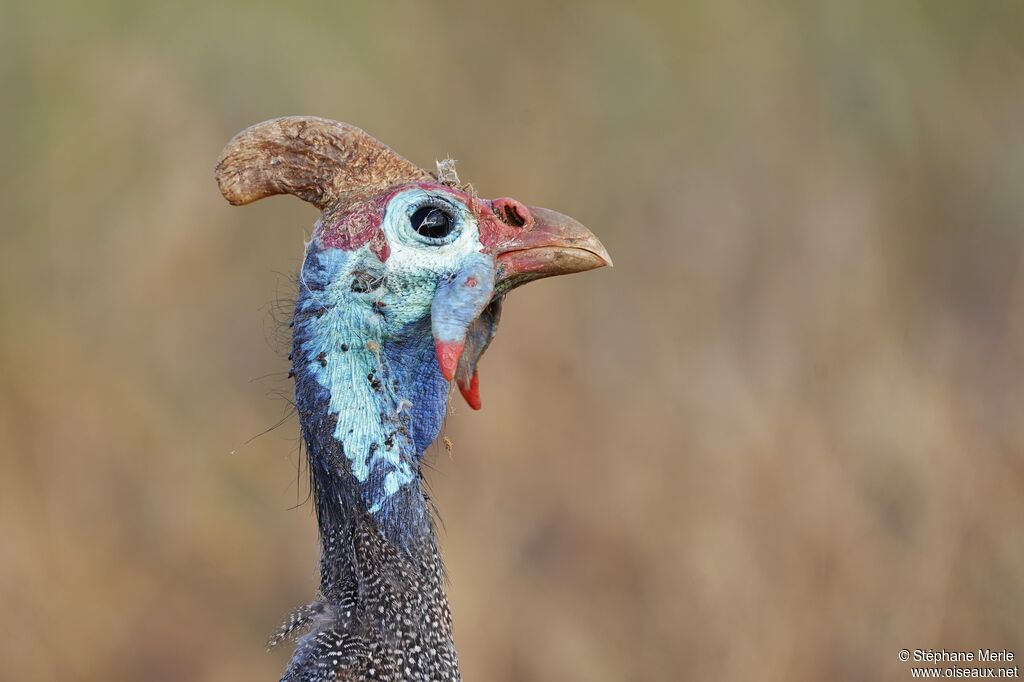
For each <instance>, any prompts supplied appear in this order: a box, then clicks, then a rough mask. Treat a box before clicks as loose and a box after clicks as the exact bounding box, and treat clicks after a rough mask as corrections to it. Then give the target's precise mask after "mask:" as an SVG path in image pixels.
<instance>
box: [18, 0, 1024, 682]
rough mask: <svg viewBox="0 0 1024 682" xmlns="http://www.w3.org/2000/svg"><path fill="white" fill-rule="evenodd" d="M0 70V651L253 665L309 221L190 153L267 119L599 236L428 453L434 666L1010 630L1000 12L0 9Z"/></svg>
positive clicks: (528, 6)
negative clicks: (442, 642)
mask: <svg viewBox="0 0 1024 682" xmlns="http://www.w3.org/2000/svg"><path fill="white" fill-rule="evenodd" d="M0 87H2V91H3V106H2V107H0V125H2V129H3V131H4V133H3V138H4V143H3V154H2V155H0V219H2V223H0V301H2V306H0V324H2V329H3V334H2V337H0V357H2V366H0V537H2V538H3V539H2V541H0V613H3V614H4V615H3V620H4V625H3V628H2V636H0V679H3V680H35V681H41V682H46V681H49V680H71V681H83V682H85V681H91V680H143V679H145V680H275V679H277V675H278V674H279V673H280V671H281V670H282V668H283V666H284V663H285V661H286V660H287V658H288V656H289V654H290V652H289V650H288V649H289V647H287V646H286V647H282V649H281V650H278V651H275V652H273V653H271V654H267V653H265V652H264V642H265V640H266V638H267V636H268V635H269V634H270V633H271V632H272V631H273V630H274V629H275V628H276V627H277V625H278V624H279V622H280V621H281V620H282V619H283V618H284V616H285V615H286V614H287V613H288V612H289V611H290V610H291V609H292V608H293V607H295V606H296V605H298V604H302V603H305V602H307V601H308V600H309V598H310V597H311V595H312V594H313V590H314V588H315V571H316V557H317V550H316V544H315V543H316V539H315V528H314V525H315V524H314V521H313V518H312V511H311V507H310V504H309V503H308V501H307V492H308V491H307V487H306V482H305V473H304V471H303V473H302V474H301V475H300V474H299V472H298V459H299V453H298V449H297V447H298V443H297V440H296V438H297V424H296V421H295V419H294V417H291V416H289V405H288V403H287V401H286V399H285V397H286V396H287V395H288V393H289V392H290V390H291V382H290V381H288V380H287V379H286V377H285V371H286V369H287V362H286V360H285V358H284V355H285V354H286V352H287V351H286V349H285V345H286V342H285V343H282V338H284V339H286V338H287V330H286V329H284V330H283V333H284V334H283V336H282V326H281V325H282V324H283V323H286V322H287V317H288V305H289V304H288V299H289V297H291V296H292V294H293V285H292V279H291V278H292V276H293V274H294V273H295V271H296V269H297V267H298V264H299V261H300V257H301V251H302V244H303V239H304V238H305V237H306V236H307V235H308V234H309V230H310V226H311V224H312V223H313V221H314V219H315V217H316V211H315V209H313V208H311V207H310V206H308V205H305V204H303V203H301V202H299V201H297V200H295V199H292V198H276V199H271V200H269V201H266V202H261V203H260V204H258V205H256V206H254V207H247V208H242V209H239V208H231V207H229V206H228V205H227V203H226V202H224V201H223V200H222V199H221V197H220V195H219V194H218V192H217V188H216V186H215V184H214V182H213V175H212V170H213V165H214V162H215V160H216V158H217V156H218V154H219V153H220V150H221V148H222V146H223V144H224V143H225V142H226V141H227V140H228V139H229V138H230V136H231V135H233V134H234V133H235V132H237V131H238V130H240V129H241V128H244V127H246V126H248V125H250V124H252V123H255V122H258V121H261V120H264V119H267V118H271V117H273V116H278V115H283V114H316V115H320V116H325V117H329V118H335V119H339V120H343V121H347V122H350V123H353V124H356V125H358V126H361V127H363V128H365V129H366V130H368V131H369V132H370V133H371V134H373V135H375V136H377V137H379V138H380V139H382V140H383V141H385V142H386V143H388V144H389V145H391V146H393V147H394V148H395V149H397V150H398V151H399V152H400V153H402V154H404V155H406V156H408V157H409V158H411V159H412V160H414V161H416V162H418V163H420V164H421V165H424V166H426V167H431V165H432V163H433V161H434V159H437V158H443V157H444V156H445V155H448V154H451V155H452V156H454V157H455V158H457V159H459V161H460V166H459V169H460V173H461V176H462V179H463V180H466V181H470V182H472V183H473V184H474V185H475V187H476V188H477V190H478V191H479V192H480V193H481V195H483V196H501V195H507V196H513V197H516V198H518V199H520V200H523V201H526V202H527V203H530V204H535V205H541V206H550V207H552V208H555V209H558V210H560V211H563V212H565V213H568V214H570V215H572V216H574V217H576V218H578V219H580V220H581V221H582V222H584V223H585V224H587V225H588V226H589V227H591V228H592V229H593V231H594V232H595V233H596V234H598V235H599V236H600V237H601V239H602V240H603V241H604V243H605V244H606V245H607V247H608V249H609V251H610V252H611V254H612V256H613V257H614V259H615V268H614V269H605V270H600V271H597V272H593V273H587V274H584V275H578V276H575V277H571V278H565V279H556V280H549V281H545V282H541V283H537V284H533V285H530V286H528V287H526V288H525V289H523V290H519V291H516V292H515V293H514V294H513V295H512V296H510V298H509V301H508V303H507V304H506V307H505V317H504V319H503V321H502V328H501V330H500V332H499V334H498V337H497V340H496V342H495V344H494V345H493V346H492V348H491V350H490V352H489V353H488V354H487V356H486V358H485V359H484V361H483V363H482V371H481V376H482V380H481V385H482V393H483V399H484V409H483V411H482V412H479V413H473V412H471V411H470V410H469V409H468V408H467V407H465V406H464V404H463V403H462V401H461V400H458V399H455V400H453V401H452V403H451V405H452V407H451V415H450V417H449V419H448V421H447V425H446V427H445V431H444V435H446V436H447V437H449V438H450V439H451V440H452V442H453V444H454V448H453V451H452V453H451V456H449V455H448V454H447V453H446V452H445V451H444V449H443V448H439V447H437V446H435V448H434V449H433V451H432V455H431V457H432V460H433V465H434V468H435V469H436V471H432V472H431V473H430V474H429V477H430V481H431V485H432V489H433V492H434V494H435V496H436V498H437V504H438V507H439V508H440V510H441V513H442V519H443V522H444V524H443V525H444V528H443V531H442V536H441V542H442V545H443V549H444V552H445V556H446V558H447V565H448V569H449V572H450V574H451V585H450V598H451V602H452V608H453V611H454V615H455V626H456V641H457V644H458V647H459V653H460V656H461V660H462V667H463V673H464V676H465V678H466V679H467V680H495V681H505V680H507V681H513V680H541V681H543V680H581V681H587V682H590V681H593V682H603V681H606V680H607V681H614V680H676V679H687V678H692V679H717V680H750V679H753V680H824V679H830V680H864V679H906V678H908V677H909V670H907V665H906V664H902V663H900V662H899V661H898V660H897V652H898V651H899V649H902V648H909V649H915V648H940V647H946V648H952V649H971V648H977V647H979V646H985V647H993V648H1000V649H1001V648H1004V647H1006V648H1009V649H1010V650H1012V651H1015V652H1016V653H1017V655H1018V657H1019V656H1021V655H1024V649H1022V645H1024V621H1022V618H1021V614H1022V613H1024V532H1022V531H1024V529H1022V521H1024V460H1022V454H1024V420H1022V418H1021V412H1022V409H1024V395H1022V390H1021V389H1022V385H1024V383H1022V382H1024V375H1022V371H1024V362H1022V361H1024V357H1022V353H1024V188H1022V179H1024V4H1021V3H1020V2H1016V1H1005V2H999V1H994V2H986V3H969V2H962V1H961V0H948V1H947V0H921V1H920V2H915V1H912V0H904V1H903V2H881V1H879V2H841V3H809V2H784V3H741V2H734V1H732V0H715V1H708V2H694V3H673V2H644V1H642V0H641V1H638V2H632V3H620V2H607V1H604V0H580V1H577V2H572V1H568V0H564V1H561V2H553V3H552V2H540V1H536V0H519V1H516V2H502V3H485V2H470V1H468V0H467V1H465V2H454V1H453V2H430V3H426V2H414V1H413V0H397V1H394V2H377V3H369V2H365V3H350V2H338V1H334V2H319V3H316V2H314V3H303V4H293V3H279V2H265V1H262V0H256V1H253V2H247V3H238V4H229V3H209V2H196V1H193V0H184V1H182V2H177V3H139V2H127V1H123V2H114V1H111V0H92V1H91V2H75V1H65V2H52V1H50V0H38V1H34V2H31V3H30V2H26V1H22V0H15V1H14V2H13V3H10V2H8V3H4V5H3V7H2V8H0ZM282 420H283V421H282ZM279 423H280V426H279V427H278V428H276V429H273V430H270V431H269V432H267V433H265V434H264V435H261V436H259V437H255V436H257V435H258V434H261V433H263V432H265V431H267V430H268V429H269V428H270V427H273V426H275V425H277V424H279ZM254 437H255V438H254Z"/></svg>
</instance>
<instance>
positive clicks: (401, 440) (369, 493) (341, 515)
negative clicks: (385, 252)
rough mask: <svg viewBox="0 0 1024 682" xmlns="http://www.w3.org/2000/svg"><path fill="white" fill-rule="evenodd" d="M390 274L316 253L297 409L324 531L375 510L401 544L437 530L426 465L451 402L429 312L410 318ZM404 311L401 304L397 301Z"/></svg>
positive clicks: (300, 341) (299, 316)
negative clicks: (424, 477) (424, 482)
mask: <svg viewBox="0 0 1024 682" xmlns="http://www.w3.org/2000/svg"><path fill="white" fill-rule="evenodd" d="M392 286H394V287H400V286H401V285H400V284H394V283H389V282H387V281H386V280H385V278H384V277H383V275H381V274H375V273H373V272H371V271H368V269H367V268H366V267H365V264H364V263H361V262H359V261H356V262H353V258H352V257H351V256H349V255H347V254H345V252H341V251H338V250H329V251H319V252H314V253H311V254H310V255H309V256H308V257H307V259H306V263H305V265H304V267H303V271H302V281H301V288H300V292H299V296H298V300H297V303H296V310H295V318H294V321H293V325H292V326H293V350H292V362H293V367H292V371H293V373H294V375H295V380H296V386H295V391H296V408H297V410H298V413H299V419H300V421H301V424H302V430H303V436H304V438H305V441H306V445H307V447H308V454H309V463H310V474H311V476H312V479H313V488H314V494H315V496H316V501H317V512H318V516H319V519H320V530H321V533H324V532H325V531H327V530H330V529H331V528H333V527H334V526H335V525H337V524H338V523H340V522H343V521H347V520H348V519H351V518H357V517H360V516H361V515H364V514H365V515H367V516H368V517H369V518H370V520H372V521H373V522H374V524H375V525H376V526H377V528H378V529H379V530H380V532H381V533H382V534H383V536H384V537H385V538H386V539H387V540H388V541H390V542H391V543H392V544H395V545H396V546H398V547H399V548H400V549H404V550H410V549H411V548H412V547H413V546H414V544H415V543H414V542H413V541H414V540H417V539H420V538H422V536H424V535H425V534H427V535H429V534H431V533H432V530H431V527H430V513H429V509H428V505H427V498H426V495H425V493H424V491H423V489H422V486H421V473H420V462H421V459H422V457H423V453H424V452H425V450H426V449H427V447H428V446H429V445H430V443H432V442H433V440H434V439H435V438H436V436H437V433H438V430H439V429H440V425H441V422H442V420H443V418H444V414H445V411H446V408H447V401H448V382H447V381H445V379H444V377H442V376H441V373H440V370H439V368H438V366H437V360H436V357H435V354H434V348H433V341H432V336H431V331H430V318H429V315H423V316H422V317H420V318H418V319H411V320H409V319H404V318H402V317H401V316H400V315H399V314H398V312H397V311H395V310H394V309H393V308H392V307H389V306H388V304H387V300H386V299H388V298H389V295H393V293H394V292H393V291H391V290H390V288H389V287H392ZM394 307H397V306H394Z"/></svg>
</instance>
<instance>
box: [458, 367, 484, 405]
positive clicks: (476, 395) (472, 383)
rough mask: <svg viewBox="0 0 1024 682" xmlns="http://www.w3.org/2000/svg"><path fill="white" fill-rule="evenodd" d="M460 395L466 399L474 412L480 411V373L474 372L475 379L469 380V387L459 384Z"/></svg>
mask: <svg viewBox="0 0 1024 682" xmlns="http://www.w3.org/2000/svg"><path fill="white" fill-rule="evenodd" d="M459 393H461V394H462V397H463V398H465V399H466V403H467V404H468V405H469V406H470V407H472V408H473V409H474V410H479V409H480V407H481V403H480V372H473V378H472V379H470V380H469V386H464V385H463V384H462V382H461V381H460V382H459Z"/></svg>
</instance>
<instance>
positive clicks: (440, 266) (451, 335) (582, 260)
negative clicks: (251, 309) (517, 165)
mask: <svg viewBox="0 0 1024 682" xmlns="http://www.w3.org/2000/svg"><path fill="white" fill-rule="evenodd" d="M439 170H440V171H442V172H439V173H438V176H437V177H435V176H434V175H431V174H430V173H428V172H426V171H424V170H422V169H421V168H419V167H417V166H416V165H414V164H412V163H411V162H409V161H408V160H406V159H404V158H403V157H401V156H399V155H398V154H397V153H395V152H394V151H393V150H391V149H390V148H389V147H387V146H386V145H384V144H382V143H381V142H379V141H377V140H376V139H374V138H372V137H371V136H369V135H368V134H366V133H365V132H363V131H362V130H360V129H358V128H355V127H353V126H349V125H347V124H343V123H338V122H335V121H329V120H325V119H320V118H314V117H285V118H278V119H273V120H271V121H267V122H264V123H260V124H257V125H255V126H252V127H250V128H248V129H246V130H244V131H242V132H241V133H239V134H238V135H236V136H235V137H234V138H233V139H232V140H231V141H230V142H229V143H228V145H227V146H226V148H225V150H224V152H223V154H222V155H221V158H220V161H219V162H218V164H217V171H216V176H217V182H218V184H219V186H220V189H221V192H222V193H223V194H224V196H225V198H227V199H228V201H229V202H231V203H232V204H236V205H239V204H247V203H250V202H252V201H255V200H257V199H260V198H263V197H266V196H270V195H274V194H282V193H288V194H293V195H295V196H298V197H299V198H301V199H304V200H305V201H308V202H310V203H312V204H313V205H315V206H317V207H318V208H319V209H321V211H322V215H321V218H320V220H318V221H317V224H316V226H315V229H314V233H313V236H312V240H311V241H310V243H309V245H308V250H307V259H306V264H305V265H304V269H303V279H304V280H305V279H306V277H307V275H308V276H309V277H310V279H317V277H315V276H314V275H313V273H312V272H307V271H312V270H318V273H317V274H318V276H319V278H320V279H323V278H324V277H326V278H327V279H329V280H330V281H321V282H319V286H320V288H321V289H320V290H323V291H334V292H335V298H337V293H338V292H341V291H342V290H346V291H345V296H344V304H345V305H348V306H363V307H365V308H367V309H368V310H371V309H372V312H373V313H374V314H375V315H374V318H373V319H374V321H375V324H376V325H377V326H378V327H379V329H378V331H377V333H378V334H379V336H380V337H381V340H382V343H384V344H387V343H388V342H389V341H391V340H395V339H401V338H403V335H404V334H406V333H407V332H408V331H409V330H410V329H414V328H415V329H424V330H425V328H426V327H427V325H426V324H425V323H426V322H427V321H429V330H430V335H431V337H432V341H433V347H434V351H435V352H434V356H435V359H436V366H437V369H438V370H439V371H440V374H441V375H442V376H443V378H444V379H445V380H447V381H449V382H450V381H453V380H454V381H455V383H456V384H457V385H458V388H459V390H460V392H461V393H462V395H463V397H464V398H465V399H466V401H467V403H468V404H469V405H470V406H471V407H472V408H474V409H479V408H480V405H481V401H480V390H479V375H478V369H477V365H478V363H479V361H480V357H481V356H482V354H483V352H484V351H485V350H486V348H487V346H488V344H489V343H490V341H491V339H492V338H493V337H494V334H495V331H496V329H497V325H498V321H499V318H500V313H501V305H502V301H503V299H504V296H505V294H506V293H507V292H508V291H510V290H511V289H514V288H515V287H518V286H520V285H522V284H525V283H527V282H530V281H532V280H535V279H539V278H542V277H549V276H552V275H563V274H569V273H575V272H583V271H586V270H591V269H594V268H599V267H601V266H604V265H610V264H611V259H610V258H609V256H608V253H607V251H606V250H605V249H604V247H603V246H602V245H601V243H600V242H599V241H598V240H597V238H596V237H595V236H594V235H593V234H592V233H591V232H590V231H589V230H587V228H585V227H584V226H583V225H581V224H580V223H578V222H576V221H575V220H573V219H572V218H569V217H567V216H564V215H562V214H560V213H556V212H555V211H551V210H548V209H544V208H537V207H533V206H528V205H526V204H524V203H521V202H519V201H517V200H515V199H510V198H499V199H493V200H488V199H483V198H480V197H478V196H476V194H475V193H474V192H473V191H472V190H471V188H469V187H468V186H461V185H460V184H459V183H458V180H457V178H456V177H455V176H454V173H453V172H452V169H451V167H450V166H449V167H445V168H441V167H440V166H439ZM315 290H316V289H314V291H315ZM300 294H301V292H300ZM329 298H330V296H329V295H328V294H321V295H319V296H317V295H313V296H311V302H312V303H313V304H314V305H315V304H317V303H325V304H328V305H330V304H332V303H338V302H339V301H331V300H324V299H329ZM312 299H320V300H312Z"/></svg>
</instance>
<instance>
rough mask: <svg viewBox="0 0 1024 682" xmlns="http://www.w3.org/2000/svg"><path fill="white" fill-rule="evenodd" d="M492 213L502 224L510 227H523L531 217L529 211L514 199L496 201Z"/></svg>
mask: <svg viewBox="0 0 1024 682" xmlns="http://www.w3.org/2000/svg"><path fill="white" fill-rule="evenodd" d="M494 212H495V214H497V216H498V218H499V219H500V220H501V221H502V222H503V223H505V224H506V225H511V226H512V227H524V226H526V225H527V224H529V223H530V218H531V217H532V216H531V215H530V209H528V208H526V206H524V205H523V204H521V203H519V202H518V201H516V200H515V199H496V200H495V201H494Z"/></svg>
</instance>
